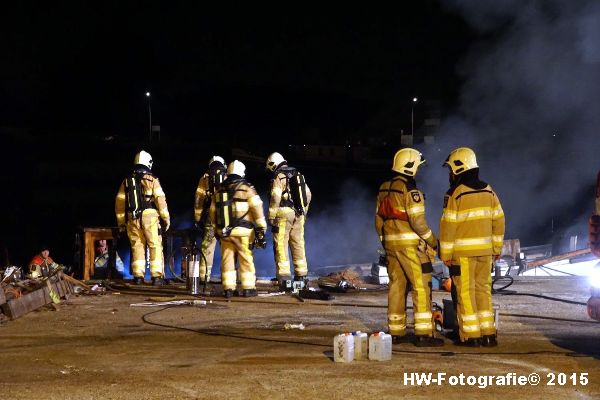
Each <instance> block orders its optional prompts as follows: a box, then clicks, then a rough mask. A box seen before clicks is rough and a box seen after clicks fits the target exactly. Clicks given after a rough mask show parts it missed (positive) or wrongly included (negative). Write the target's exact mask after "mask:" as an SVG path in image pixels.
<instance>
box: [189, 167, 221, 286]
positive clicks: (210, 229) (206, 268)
mask: <svg viewBox="0 0 600 400" xmlns="http://www.w3.org/2000/svg"><path fill="white" fill-rule="evenodd" d="M226 177H227V171H226V168H225V160H224V159H223V157H220V156H213V157H212V158H211V159H210V160H209V161H208V171H206V172H205V173H204V175H202V177H201V178H200V181H199V182H198V188H197V189H196V196H195V197H194V225H195V226H196V228H197V229H198V230H199V231H200V232H201V235H200V240H201V244H200V247H201V248H200V250H201V252H202V257H201V258H200V282H204V281H206V282H208V281H210V273H211V270H212V266H213V259H214V256H215V246H216V244H217V238H216V237H215V226H214V222H213V221H211V219H210V216H209V209H210V204H211V202H212V196H213V195H214V194H215V193H216V191H217V189H218V188H219V186H220V185H221V184H222V183H223V181H224V180H225V178H226Z"/></svg>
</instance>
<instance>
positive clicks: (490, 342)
mask: <svg viewBox="0 0 600 400" xmlns="http://www.w3.org/2000/svg"><path fill="white" fill-rule="evenodd" d="M481 345H482V346H483V347H496V346H498V341H497V340H496V335H483V337H482V338H481Z"/></svg>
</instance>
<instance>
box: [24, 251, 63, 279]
mask: <svg viewBox="0 0 600 400" xmlns="http://www.w3.org/2000/svg"><path fill="white" fill-rule="evenodd" d="M57 266H58V264H56V263H55V262H54V260H53V259H52V257H50V247H49V246H46V245H42V246H40V252H39V254H36V255H35V256H34V257H33V258H32V259H31V261H29V273H30V275H31V277H32V278H39V277H41V276H47V275H48V274H49V273H50V271H51V270H53V269H55V268H56V267H57Z"/></svg>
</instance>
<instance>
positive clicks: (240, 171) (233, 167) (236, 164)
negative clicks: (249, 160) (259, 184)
mask: <svg viewBox="0 0 600 400" xmlns="http://www.w3.org/2000/svg"><path fill="white" fill-rule="evenodd" d="M227 175H238V176H241V177H242V178H243V177H244V176H245V175H246V166H245V165H244V163H243V162H241V161H238V160H233V161H232V162H230V163H229V166H228V167H227Z"/></svg>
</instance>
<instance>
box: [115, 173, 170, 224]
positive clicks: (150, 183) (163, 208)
mask: <svg viewBox="0 0 600 400" xmlns="http://www.w3.org/2000/svg"><path fill="white" fill-rule="evenodd" d="M140 181H141V185H142V190H143V196H144V200H145V201H148V202H151V203H152V204H153V205H154V207H156V209H157V210H158V214H159V215H160V218H161V219H162V220H163V222H165V223H167V224H168V223H170V219H171V218H170V215H169V209H168V207H167V198H166V196H165V192H164V191H163V189H162V187H161V186H160V182H159V180H158V178H157V177H155V176H154V175H152V174H143V175H142V176H141V180H140ZM126 211H127V210H126V194H125V180H123V182H121V186H120V187H119V191H118V192H117V196H116V198H115V214H116V217H117V224H118V225H119V226H121V225H125V222H126V220H127V218H126V215H125V213H126ZM129 217H130V218H131V215H130V216H129Z"/></svg>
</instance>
